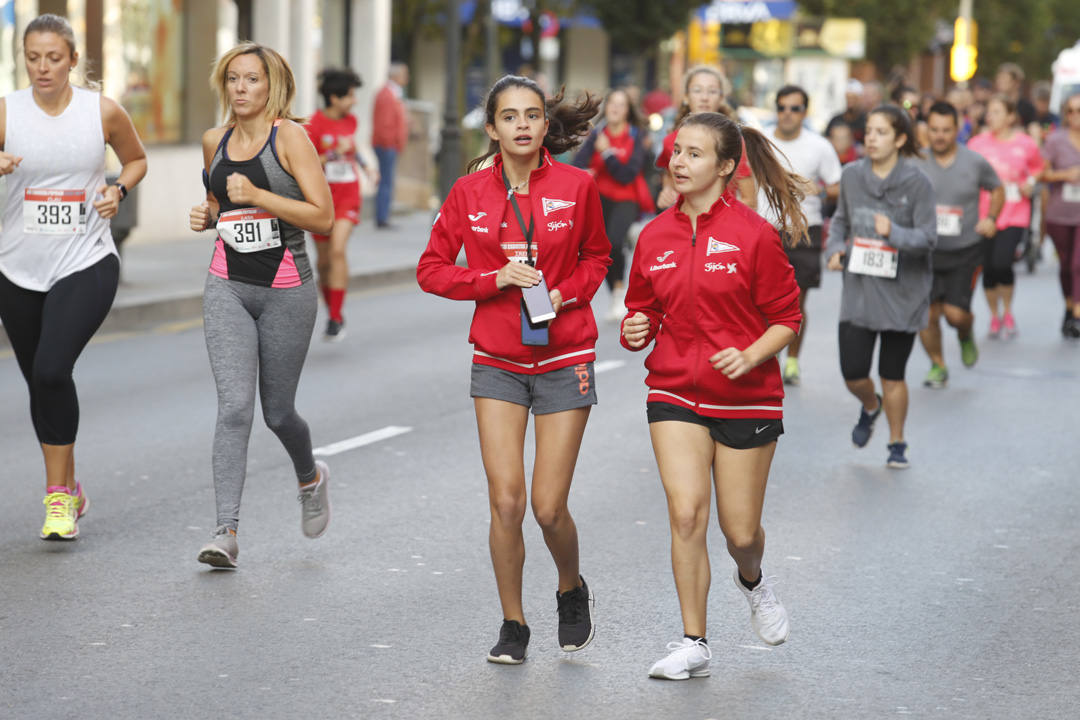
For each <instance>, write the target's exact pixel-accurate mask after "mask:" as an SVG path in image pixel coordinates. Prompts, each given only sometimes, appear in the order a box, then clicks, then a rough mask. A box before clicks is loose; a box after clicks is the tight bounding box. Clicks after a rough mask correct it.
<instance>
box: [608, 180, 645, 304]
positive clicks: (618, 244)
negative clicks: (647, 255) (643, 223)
mask: <svg viewBox="0 0 1080 720" xmlns="http://www.w3.org/2000/svg"><path fill="white" fill-rule="evenodd" d="M600 209H601V210H602V211H603V213H604V229H605V230H606V231H607V236H608V240H610V241H611V265H610V266H608V271H607V284H608V288H614V287H615V283H617V282H622V281H623V280H625V279H626V278H625V275H626V234H627V233H628V232H629V231H630V226H631V225H633V224H634V221H635V220H637V217H638V212H639V209H638V204H637V203H636V202H634V201H632V200H630V201H625V200H618V201H616V200H608V199H607V198H606V197H604V196H603V195H601V196H600Z"/></svg>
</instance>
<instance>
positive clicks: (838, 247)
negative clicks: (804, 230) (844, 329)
mask: <svg viewBox="0 0 1080 720" xmlns="http://www.w3.org/2000/svg"><path fill="white" fill-rule="evenodd" d="M876 213H881V214H882V215H885V216H887V217H888V218H889V220H890V221H891V223H892V229H891V231H890V234H889V237H888V238H883V237H882V236H881V235H879V234H878V233H877V232H876V231H875V230H874V215H875V214H876ZM853 237H860V238H869V239H877V240H885V241H886V242H888V244H889V245H891V246H892V247H894V248H896V249H897V250H899V269H898V271H897V275H896V277H895V278H882V277H875V276H871V275H861V274H856V273H852V272H850V271H849V270H848V264H849V263H850V259H851V253H850V247H851V242H850V241H851V239H852V238H853ZM936 243H937V217H936V215H935V200H934V188H933V185H931V183H930V180H929V179H928V178H927V177H926V175H925V174H923V172H922V171H921V170H919V168H918V165H917V164H916V163H915V162H913V161H911V160H908V159H907V158H904V157H901V158H899V159H898V160H897V161H896V166H895V167H894V168H893V169H892V172H890V173H889V175H888V177H886V178H884V179H882V178H879V177H878V176H877V175H875V174H874V171H873V170H872V169H871V168H870V160H869V158H863V159H862V160H858V161H856V162H853V163H851V164H850V165H848V166H847V167H845V168H844V174H843V175H842V176H841V178H840V198H839V199H838V200H837V207H836V214H835V215H833V218H832V222H831V224H830V225H829V240H828V242H827V243H826V245H825V257H826V258H829V257H832V256H833V254H835V253H837V252H843V253H846V255H847V256H846V258H845V263H844V291H843V294H842V296H841V300H840V321H841V322H844V321H847V322H850V323H852V324H855V325H858V326H860V327H864V328H867V329H869V330H899V331H901V332H918V331H919V330H922V329H923V328H924V327H926V322H927V319H928V309H929V307H930V285H931V281H932V280H933V273H932V272H931V264H930V261H931V253H932V252H933V249H934V245H935V244H936Z"/></svg>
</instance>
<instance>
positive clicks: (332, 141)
mask: <svg viewBox="0 0 1080 720" xmlns="http://www.w3.org/2000/svg"><path fill="white" fill-rule="evenodd" d="M362 84H363V83H362V82H361V80H360V76H359V75H357V74H356V73H355V72H353V71H352V70H351V69H349V68H327V69H325V70H323V71H322V72H321V73H319V94H320V95H322V96H323V102H325V103H326V107H325V108H324V109H322V110H316V111H315V114H314V115H312V116H311V119H310V120H308V123H307V133H308V137H310V138H311V144H312V145H314V146H315V150H316V151H317V152H318V153H319V162H321V163H322V166H323V171H324V172H325V173H326V181H327V182H328V183H329V184H330V195H331V197H332V198H333V200H334V227H333V228H332V229H331V230H330V234H329V235H319V234H312V238H314V240H315V252H316V267H317V269H318V274H319V290H320V291H321V293H322V296H323V299H324V300H325V301H326V307H327V310H328V311H329V315H330V317H329V319H328V320H327V322H326V331H325V333H324V334H323V339H324V340H328V341H331V342H337V341H340V340H342V339H344V337H345V317H344V315H342V312H341V308H342V306H343V305H344V304H345V292H346V290H347V289H348V286H349V261H348V256H347V254H346V246H347V245H348V242H349V236H350V235H351V234H352V229H353V227H355V226H356V224H357V223H358V222H360V203H361V195H360V192H361V186H360V174H361V172H364V171H366V168H365V167H364V162H363V158H362V157H361V156H360V154H359V153H358V152H357V151H356V125H357V123H356V116H355V115H353V114H352V109H353V106H354V105H356V88H358V87H360V86H361V85H362Z"/></svg>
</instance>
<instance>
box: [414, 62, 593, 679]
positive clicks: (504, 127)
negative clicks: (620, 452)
mask: <svg viewBox="0 0 1080 720" xmlns="http://www.w3.org/2000/svg"><path fill="white" fill-rule="evenodd" d="M598 104H599V103H598V101H597V100H595V99H593V98H592V97H590V96H588V95H586V96H585V98H584V99H583V100H582V101H581V102H580V103H579V104H578V105H576V106H571V105H567V104H563V102H562V93H560V94H559V95H558V96H556V97H555V98H552V99H551V100H550V101H548V100H545V98H544V93H543V91H542V90H541V89H540V88H539V86H537V85H536V83H535V82H533V81H532V80H529V79H526V78H523V77H517V76H512V75H508V76H506V77H504V78H502V79H501V80H499V81H498V82H497V83H495V85H494V87H492V88H491V91H490V92H489V93H488V97H487V101H486V102H485V117H486V126H485V127H486V130H487V133H488V136H489V137H490V138H491V148H490V150H489V152H488V154H487V155H485V156H483V157H480V158H477V159H475V160H474V161H473V162H472V163H471V164H470V167H469V169H470V170H475V172H472V173H471V174H469V175H466V176H465V177H463V178H461V179H459V180H458V181H457V182H456V183H454V186H453V188H452V189H451V190H450V193H449V195H448V196H447V198H446V200H445V202H444V203H443V206H442V209H441V210H440V212H439V215H438V216H437V217H436V219H435V224H434V226H433V227H432V229H431V239H430V241H429V242H428V246H427V249H426V250H425V251H424V253H423V255H422V256H421V257H420V263H419V265H418V267H417V270H416V275H417V279H418V280H419V282H420V286H421V287H422V288H423V289H424V290H425V291H427V292H430V293H435V294H436V295H442V296H443V297H448V298H451V299H453V300H472V301H474V302H476V312H475V314H474V315H473V322H472V329H471V330H470V333H469V342H471V343H472V344H473V345H474V347H475V351H474V354H473V366H472V388H471V391H470V394H471V395H472V397H473V398H474V405H475V409H476V424H477V427H478V429H479V433H480V453H481V455H482V456H483V461H484V469H485V471H486V473H487V478H488V496H489V501H490V505H491V531H490V535H489V542H490V545H491V559H492V563H493V564H494V566H495V581H496V584H497V585H498V588H499V599H500V601H501V603H502V612H503V624H502V627H501V628H500V631H499V641H498V643H497V644H496V645H495V646H494V647H493V648H492V649H491V651H490V653H489V654H488V660H490V661H491V662H496V663H505V664H519V663H521V662H522V661H523V660H524V659H525V652H526V647H527V645H528V642H529V627H528V625H526V623H525V616H524V613H523V611H522V604H521V574H522V566H523V564H524V561H525V544H524V540H523V538H522V534H521V523H522V520H523V518H524V515H525V507H526V488H525V462H524V454H525V431H526V427H527V425H528V421H529V409H530V408H532V412H533V415H535V418H536V421H535V422H536V460H535V463H534V466H533V478H532V508H533V514H534V515H535V516H536V520H537V522H538V523H539V524H540V528H541V530H542V531H543V533H544V541H545V542H546V543H547V546H548V549H549V550H550V551H551V556H552V558H554V560H555V565H556V568H557V569H558V575H559V582H558V592H557V593H556V599H557V603H558V613H559V646H560V647H561V648H562V649H563V650H566V651H574V650H580V649H581V648H583V647H585V646H586V645H588V644H589V642H591V641H592V638H593V624H592V596H591V594H590V593H589V588H588V586H587V585H586V584H585V581H584V580H583V579H582V578H581V576H580V574H579V573H578V541H577V528H576V526H575V525H574V521H573V519H572V518H571V517H570V512H569V510H568V509H567V498H568V496H569V493H570V482H571V480H572V479H573V475H574V465H575V464H576V462H577V454H578V449H579V448H580V446H581V438H582V436H583V435H584V432H585V423H586V421H587V420H588V417H589V410H590V408H591V406H592V405H594V404H596V388H595V378H594V375H593V359H594V358H595V353H594V350H593V347H594V345H595V343H596V337H597V331H596V321H595V320H594V319H593V313H592V308H591V307H590V306H589V302H590V301H591V300H592V297H593V294H594V293H595V292H596V290H597V288H599V286H600V283H602V282H603V281H604V275H605V274H606V272H607V267H608V264H609V263H610V262H611V258H610V251H611V244H610V243H609V242H608V239H607V236H606V235H605V234H604V220H603V217H602V215H601V211H600V196H599V195H598V193H597V190H596V184H595V183H594V182H593V180H592V177H591V176H590V175H589V174H588V173H587V172H585V171H584V170H579V169H577V168H574V167H571V166H569V165H564V164H562V163H558V162H555V161H554V160H553V159H552V155H557V154H559V153H563V152H566V151H567V150H569V149H571V148H573V147H574V146H575V145H576V144H577V143H578V142H579V141H580V139H581V138H582V137H583V136H584V135H585V134H587V133H588V131H589V120H590V119H591V118H592V117H593V116H594V115H595V114H596V108H597V106H598ZM492 155H494V162H493V163H491V164H490V165H489V166H486V167H485V166H484V165H485V162H486V161H487V160H488V158H490V157H491V156H492ZM477 168H482V169H477ZM463 245H464V246H465V257H466V260H467V266H466V267H461V266H459V265H456V264H455V261H456V259H457V256H458V253H459V252H460V250H461V248H462V246H463ZM541 276H542V278H543V281H544V282H545V283H546V285H547V288H548V290H549V296H550V299H551V305H552V307H553V309H554V313H555V317H554V319H551V320H550V321H548V322H546V323H544V324H543V325H538V326H534V325H532V324H531V323H530V322H529V320H528V315H527V314H526V309H525V305H524V304H523V296H522V289H523V288H535V287H536V286H537V285H538V284H539V283H540V281H541Z"/></svg>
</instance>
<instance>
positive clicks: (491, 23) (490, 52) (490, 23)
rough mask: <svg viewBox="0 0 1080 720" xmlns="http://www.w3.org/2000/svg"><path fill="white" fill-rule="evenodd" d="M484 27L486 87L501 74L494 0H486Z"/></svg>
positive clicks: (493, 82)
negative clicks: (486, 11)
mask: <svg viewBox="0 0 1080 720" xmlns="http://www.w3.org/2000/svg"><path fill="white" fill-rule="evenodd" d="M484 29H485V30H486V34H487V81H488V87H491V86H492V85H494V84H495V81H496V80H498V79H499V78H500V77H501V76H502V72H501V67H502V61H501V58H500V54H499V26H498V24H497V23H496V22H495V0H488V16H487V22H486V23H485V24H484Z"/></svg>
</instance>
